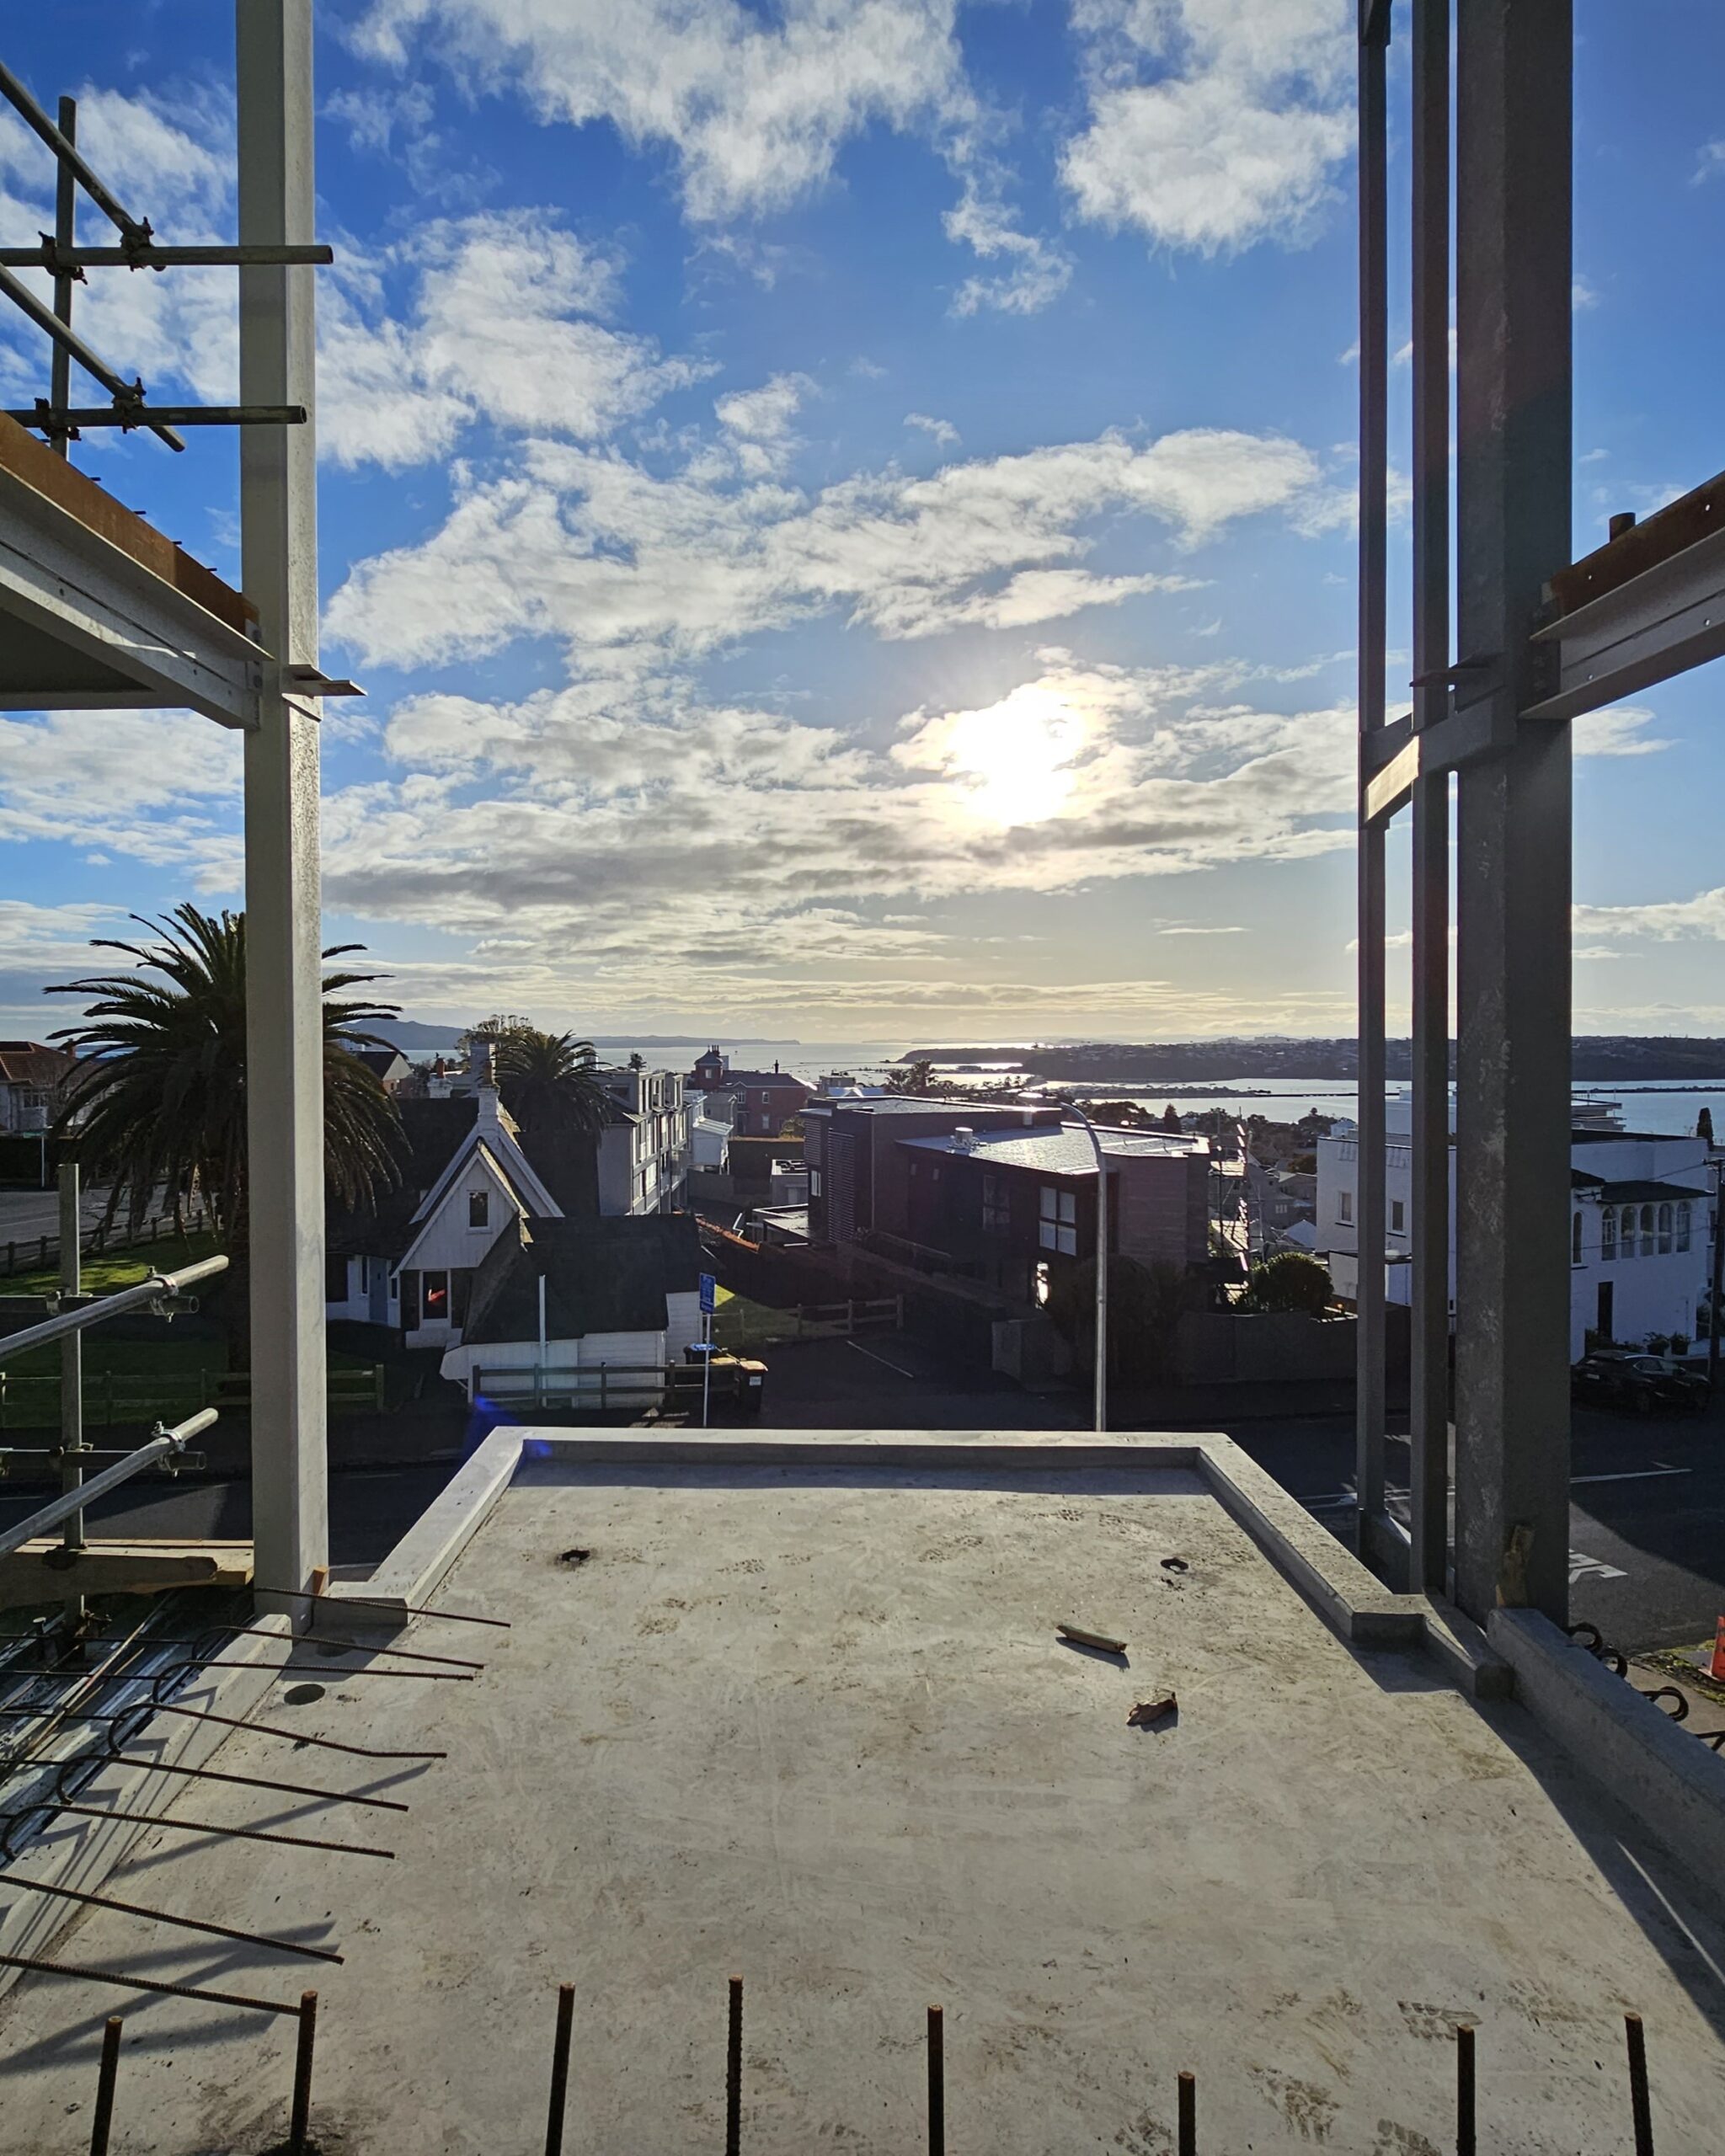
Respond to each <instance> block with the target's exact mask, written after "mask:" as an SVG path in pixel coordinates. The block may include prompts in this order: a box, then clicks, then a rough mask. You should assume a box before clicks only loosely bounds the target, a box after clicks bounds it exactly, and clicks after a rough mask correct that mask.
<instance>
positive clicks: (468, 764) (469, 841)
mask: <svg viewBox="0 0 1725 2156" xmlns="http://www.w3.org/2000/svg"><path fill="white" fill-rule="evenodd" d="M1246 678H1247V675H1246V670H1244V669H1242V668H1240V667H1238V666H1236V665H1230V664H1218V665H1215V666H1210V667H1206V668H1202V669H1197V670H1181V669H1178V668H1172V667H1166V668H1144V669H1128V668H1120V667H1114V666H1103V665H1087V664H1082V663H1081V662H1080V661H1078V660H1077V659H1074V658H1073V657H1072V656H1071V654H1069V653H1066V652H1065V651H1062V650H1059V649H1050V650H1049V651H1047V652H1045V653H1044V654H1042V659H1041V664H1040V666H1039V670H1037V671H1035V672H1034V673H1033V675H1031V676H1029V678H1028V679H1026V680H1023V682H1021V683H1020V684H1019V685H1018V686H1017V688H1015V689H1013V690H1012V691H1010V692H1009V693H1008V694H1007V695H1006V696H1002V697H1001V698H998V699H997V700H996V702H993V703H991V704H988V705H984V706H978V707H971V708H942V707H925V708H923V709H921V710H918V711H915V712H909V713H907V714H906V715H905V717H904V718H903V719H902V720H901V721H900V724H899V726H898V728H897V729H896V733H895V738H894V739H893V740H892V741H891V743H890V744H889V747H888V748H887V749H886V750H884V752H883V751H881V750H875V749H873V748H870V747H868V746H867V745H866V744H862V743H859V742H858V741H857V740H856V739H853V738H852V737H851V736H849V735H847V734H845V733H843V732H841V731H838V730H836V729H835V728H829V727H825V726H819V725H813V724H809V723H806V722H804V721H803V720H800V719H797V718H787V717H785V716H784V715H783V714H782V713H777V712H772V713H770V712H761V711H757V710H753V709H750V708H748V707H738V706H723V707H715V706H713V705H708V704H704V703H702V702H700V701H698V700H697V699H695V698H693V697H692V696H691V695H690V694H689V692H688V691H686V689H685V688H683V687H681V686H680V685H677V684H675V683H669V682H665V681H660V682H659V683H657V684H656V685H653V684H649V686H647V688H646V689H645V690H643V689H642V688H641V687H640V686H639V685H637V684H628V683H614V684H611V685H610V686H608V687H607V686H605V685H601V684H599V683H587V684H583V685H580V686H576V687H574V688H571V689H568V690H563V691H540V692H538V693H537V694H535V695H532V696H528V697H526V698H524V699H522V700H521V701H520V702H514V703H506V702H480V701H478V700H474V699H470V698H465V697H458V696H417V697H413V698H410V699H409V700H407V701H406V702H403V703H402V704H400V705H398V707H396V709H395V711H394V712H393V714H392V717H391V719H390V723H389V727H388V730H387V753H388V755H389V758H390V760H391V762H392V764H393V775H392V776H390V777H389V778H388V779H387V781H385V782H378V783H371V784H366V785H362V786H356V787H348V788H346V789H344V790H342V791H339V792H336V793H335V794H334V796H333V797H332V798H330V799H329V800H328V803H326V809H325V817H324V872H325V891H326V898H327V902H328V904H329V905H330V906H332V907H333V908H337V909H339V910H341V911H343V912H344V913H345V914H350V915H360V916H361V917H366V918H373V919H384V920H388V921H395V922H398V923H402V924H412V925H414V926H418V927H421V928H424V929H426V930H434V929H435V930H436V931H441V932H442V933H446V934H453V935H457V936H460V937H476V938H478V939H479V940H478V946H477V948H476V950H475V952H474V953H473V963H474V965H475V968H476V971H475V974H474V975H473V979H474V982H475V984H476V985H473V988H472V990H471V993H472V994H473V995H483V994H484V993H485V990H483V988H482V987H481V986H479V985H477V984H478V982H480V981H482V980H483V979H489V980H490V981H491V982H492V983H494V985H498V986H499V988H500V985H501V984H503V983H504V982H508V983H510V985H511V990H512V993H513V992H514V990H515V989H517V988H518V989H519V990H520V991H521V999H522V1001H524V1002H525V1003H526V1007H531V997H532V995H534V994H540V995H542V994H543V993H545V992H546V990H547V985H548V984H549V983H550V982H552V981H553V979H555V980H556V981H557V982H558V985H559V992H560V993H561V994H563V995H564V996H579V997H580V998H581V999H582V1001H583V1004H584V1006H585V1007H587V1008H598V1007H605V1008H607V1009H622V1008H643V1007H649V1006H657V1007H661V1008H664V1007H672V1006H681V1007H683V1008H685V1009H695V1008H702V1009H704V1008H708V1007H710V1006H711V1007H724V1005H725V1003H726V1001H730V1002H732V1003H733V1004H734V1008H735V1009H736V1010H738V1011H740V1010H742V1009H743V1008H745V1007H747V1008H761V1007H768V1006H771V1007H776V1008H783V1007H785V1006H788V1005H789V1004H791V1003H793V1002H794V1001H796V1000H797V999H798V996H799V995H804V994H805V993H806V995H808V997H809V1000H811V1001H813V1002H814V1003H816V1004H818V1005H820V1006H823V1007H824V1006H826V1005H827V1004H828V1003H830V1002H837V1001H845V1000H848V1001H851V1002H852V1003H854V1004H866V1003H868V1002H869V1001H871V999H873V998H876V997H878V998H879V999H880V1000H881V1001H883V1002H890V1003H892V1004H894V1005H895V1006H898V1007H900V1008H902V1009H904V1010H906V1011H910V1010H915V1009H918V1008H921V1007H924V1006H928V1007H932V1006H935V1005H937V1004H945V1005H950V1006H952V1007H953V1008H955V1009H964V1008H971V1007H975V1008H986V1007H990V1006H991V1005H996V1004H998V1005H999V1006H1001V1007H1010V1008H1017V1009H1022V1010H1027V1011H1028V1010H1030V1009H1034V1008H1041V1007H1044V992H1043V991H1042V990H1040V989H1039V988H1038V987H1037V986H1036V985H1035V981H1034V973H1035V969H1034V966H1033V965H1028V964H1027V961H1026V954H1025V950H1024V947H1023V939H1021V938H1018V937H1010V936H1006V937H987V936H984V937H977V936H976V935H975V933H974V932H973V931H971V930H970V929H969V928H968V927H966V928H965V929H964V930H963V931H948V930H947V929H945V928H943V927H942V926H938V925H928V924H926V923H924V922H920V921H916V920H915V919H912V920H908V921H907V920H906V919H905V917H904V916H905V911H906V906H907V901H908V902H911V904H921V903H926V902H928V901H938V900H942V899H952V898H955V897H958V896H959V895H961V894H962V895H971V894H978V893H983V894H987V893H1000V894H1007V893H1016V892H1034V893H1046V894H1059V893H1062V892H1066V891H1070V890H1072V889H1076V888H1077V887H1078V886H1079V885H1081V884H1083V885H1090V884H1093V883H1096V882H1097V880H1099V879H1113V878H1121V877H1126V876H1135V875H1146V874H1148V875H1158V874H1178V873H1190V872H1192V871H1194V870H1201V869H1204V868H1208V867H1217V866H1220V865H1222V864H1225V863H1226V862H1231V861H1239V860H1247V859H1252V860H1290V859H1298V858H1303V857H1309V856H1311V855H1312V854H1316V853H1322V852H1326V851H1332V850H1334V849H1337V848H1345V847H1347V846H1351V845H1352V843H1353V827H1352V820H1351V809H1350V804H1351V795H1352V775H1353V761H1354V733H1353V721H1352V716H1351V714H1350V713H1349V712H1347V711H1345V710H1320V711H1312V712H1303V713H1299V714H1293V715H1289V714H1282V713H1274V712H1261V711H1259V710H1257V709H1256V708H1253V707H1250V706H1247V705H1244V704H1240V703H1235V702H1220V701H1218V700H1217V699H1218V698H1219V697H1221V696H1227V695H1228V694H1229V693H1230V692H1231V691H1232V690H1234V689H1236V688H1237V687H1238V686H1240V685H1241V684H1242V681H1243V680H1245V679H1246ZM888 914H891V915H893V916H895V918H894V919H893V920H891V921H889V920H887V918H886V916H887V915H888ZM1156 926H1158V927H1165V928H1166V929H1167V931H1169V932H1170V933H1172V934H1176V935H1180V934H1185V933H1188V932H1190V933H1200V932H1201V933H1231V932H1234V931H1233V930H1232V929H1231V927H1230V926H1218V927H1216V928H1215V929H1210V928H1207V927H1205V926H1204V925H1203V924H1199V923H1193V922H1190V921H1181V920H1172V921H1167V922H1158V923H1156ZM1069 957H1070V954H1067V958H1068V960H1069ZM461 963H463V964H466V963H468V961H467V960H466V959H465V958H464V959H463V960H462V962H461ZM1063 970H1064V971H1065V973H1066V974H1071V971H1072V969H1071V965H1070V963H1069V962H1068V963H1065V964H1064V966H1063ZM572 973H573V974H574V976H575V978H574V979H571V974H572ZM1027 975H1028V977H1029V978H1028V981H1027ZM1155 989H1156V993H1157V994H1158V995H1164V994H1167V993H1169V992H1170V991H1167V990H1166V987H1165V985H1163V984H1156V985H1155ZM1090 992H1091V990H1090V987H1089V986H1087V985H1086V984H1085V983H1084V982H1083V981H1082V980H1081V981H1080V982H1079V983H1078V985H1077V986H1076V988H1075V989H1074V990H1073V994H1074V996H1075V999H1076V1001H1075V1003H1074V1005H1073V1006H1072V1007H1074V1008H1076V1009H1081V1010H1087V1009H1091V1008H1096V1007H1098V1006H1097V1005H1095V1004H1093V1003H1092V1002H1091V1001H1087V998H1088V997H1089V995H1090ZM1109 992H1110V993H1111V994H1119V993H1120V992H1121V991H1120V990H1119V984H1118V983H1114V984H1112V985H1111V986H1110V990H1109ZM1015 995H1016V996H1020V997H1022V999H1023V1000H1022V1001H1018V1002H1017V1003H1016V1004H1014V1003H1012V1001H1011V999H1012V997H1013V996H1015ZM715 999H716V1002H715ZM1046 1000H1047V1001H1048V1002H1049V1003H1053V1002H1054V1001H1056V1000H1057V997H1056V993H1055V986H1054V985H1053V984H1052V983H1051V984H1050V985H1049V989H1048V991H1047V998H1046ZM1298 1000H1299V999H1298V998H1297V997H1295V998H1293V999H1292V1001H1295V1002H1297V1001H1298ZM1129 1001H1130V998H1129ZM1223 1001H1224V999H1223V997H1222V995H1221V992H1220V990H1218V991H1217V1006H1216V1007H1217V1010H1218V1011H1220V1007H1221V1005H1222V1002H1223ZM1134 1007H1136V1006H1134ZM733 1022H736V1021H735V1019H733ZM1264 1022H1266V1023H1268V1022H1270V1021H1269V1020H1268V1018H1265V1020H1264ZM1236 1029H1237V1016H1236Z"/></svg>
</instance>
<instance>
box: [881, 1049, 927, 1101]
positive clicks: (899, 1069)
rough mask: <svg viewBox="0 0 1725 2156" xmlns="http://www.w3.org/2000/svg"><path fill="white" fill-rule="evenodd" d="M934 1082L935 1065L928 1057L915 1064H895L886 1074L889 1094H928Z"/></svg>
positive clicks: (920, 1058) (921, 1058)
mask: <svg viewBox="0 0 1725 2156" xmlns="http://www.w3.org/2000/svg"><path fill="white" fill-rule="evenodd" d="M933 1082H934V1065H933V1064H932V1063H931V1062H930V1061H929V1060H928V1059H927V1056H919V1057H918V1058H917V1059H916V1062H914V1063H895V1065H893V1067H892V1069H891V1070H889V1071H888V1073H887V1074H886V1089H887V1091H888V1092H889V1093H926V1092H927V1091H928V1089H929V1087H930V1086H932V1083H933Z"/></svg>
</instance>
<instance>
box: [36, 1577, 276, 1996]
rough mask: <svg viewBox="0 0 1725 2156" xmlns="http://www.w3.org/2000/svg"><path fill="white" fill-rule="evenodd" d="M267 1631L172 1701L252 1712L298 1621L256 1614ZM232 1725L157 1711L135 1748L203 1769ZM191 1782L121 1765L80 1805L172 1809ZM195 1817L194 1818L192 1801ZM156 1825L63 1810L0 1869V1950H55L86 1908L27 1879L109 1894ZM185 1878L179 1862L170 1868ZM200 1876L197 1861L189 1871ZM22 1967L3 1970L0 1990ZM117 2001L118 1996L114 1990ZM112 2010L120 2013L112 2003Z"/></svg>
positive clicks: (243, 1638)
mask: <svg viewBox="0 0 1725 2156" xmlns="http://www.w3.org/2000/svg"><path fill="white" fill-rule="evenodd" d="M257 1621H258V1623H259V1625H264V1626H266V1627H268V1628H269V1629H268V1630H267V1631H265V1632H264V1633H262V1634H259V1633H248V1634H241V1635H238V1636H236V1637H235V1638H234V1639H233V1640H232V1641H230V1642H229V1644H228V1645H227V1647H226V1649H225V1650H224V1652H225V1654H226V1656H227V1658H228V1659H229V1660H231V1661H234V1662H244V1663H246V1664H247V1665H248V1667H246V1668H242V1669H209V1670H206V1671H205V1672H204V1673H203V1675H202V1676H201V1677H200V1678H199V1679H198V1681H197V1682H196V1683H195V1684H190V1685H189V1686H187V1688H186V1689H184V1691H183V1692H180V1693H178V1694H175V1705H179V1706H186V1707H199V1708H202V1709H205V1710H207V1711H209V1712H211V1713H213V1714H221V1715H232V1716H234V1717H235V1718H236V1719H238V1720H242V1721H243V1720H244V1719H245V1718H246V1717H247V1716H249V1715H250V1714H251V1713H252V1711H253V1710H254V1708H255V1707H256V1706H257V1705H258V1704H259V1701H260V1700H262V1699H263V1698H264V1695H265V1694H267V1693H268V1691H269V1689H270V1685H271V1684H272V1683H273V1682H274V1681H275V1673H276V1671H277V1670H278V1669H279V1668H280V1666H281V1664H282V1663H283V1662H286V1659H287V1657H288V1655H289V1654H290V1652H291V1650H292V1641H293V1634H292V1628H291V1625H289V1623H288V1620H286V1618H285V1617H260V1618H259V1620H257ZM231 1733H232V1732H229V1731H228V1730H227V1729H225V1728H224V1727H223V1726H222V1724H221V1723H219V1722H200V1721H190V1719H189V1718H188V1717H187V1716H184V1715H160V1716H157V1718H156V1719H155V1720H154V1721H152V1722H151V1723H150V1725H149V1726H148V1729H147V1732H146V1741H145V1743H144V1744H143V1745H142V1746H140V1747H135V1749H138V1750H147V1756H148V1757H149V1758H152V1759H153V1760H157V1761H159V1762H161V1763H163V1764H172V1765H176V1766H185V1767H201V1766H203V1765H204V1764H206V1761H207V1760H208V1759H209V1758H210V1757H211V1753H214V1752H215V1751H216V1748H218V1746H220V1745H221V1744H222V1742H223V1740H224V1739H225V1738H226V1737H228V1736H229V1735H230V1734H231ZM193 1788H195V1784H194V1783H191V1782H190V1781H188V1780H184V1779H183V1778H182V1777H181V1776H179V1775H178V1774H148V1773H146V1772H144V1771H142V1769H140V1768H138V1767H136V1766H128V1765H126V1764H121V1763H120V1762H116V1763H115V1764H114V1765H113V1766H112V1767H110V1768H109V1769H107V1770H106V1772H104V1773H103V1774H99V1775H98V1776H97V1777H96V1779H95V1780H94V1781H93V1782H92V1783H91V1784H90V1785H89V1787H88V1791H87V1792H86V1793H85V1794H84V1795H83V1796H81V1797H80V1798H79V1801H80V1802H81V1803H89V1804H107V1805H112V1806H114V1807H115V1809H116V1810H125V1811H127V1812H154V1813H168V1812H173V1811H174V1809H175V1808H177V1806H178V1805H179V1801H180V1800H181V1799H182V1798H184V1797H185V1796H187V1794H188V1792H189V1791H190V1790H191V1789H193ZM192 1816H193V1817H197V1816H198V1815H197V1813H196V1811H195V1807H192ZM151 1831H152V1829H151V1828H149V1827H148V1826H147V1825H143V1826H137V1825H133V1824H131V1823H130V1822H124V1821H118V1820H116V1821H115V1822H113V1824H111V1825H110V1824H109V1823H107V1822H104V1821H103V1820H100V1819H87V1818H85V1817H83V1816H82V1815H81V1814H77V1815H73V1814H70V1813H68V1814H67V1815H65V1816H64V1817H62V1818H61V1819H60V1820H59V1821H58V1822H56V1824H55V1825H54V1826H53V1827H52V1828H51V1829H50V1831H49V1832H48V1833H47V1834H45V1836H44V1837H43V1838H41V1840H40V1841H39V1842H37V1843H35V1844H32V1845H31V1846H30V1847H29V1848H28V1849H24V1851H23V1852H22V1854H20V1855H19V1857H18V1858H17V1860H15V1861H14V1862H13V1863H12V1864H9V1865H8V1866H7V1867H6V1869H5V1870H4V1871H3V1872H0V1953H4V1954H24V1955H34V1956H44V1957H46V1956H51V1955H52V1950H53V1946H54V1943H55V1941H56V1939H58V1938H59V1936H60V1935H61V1933H62V1932H64V1931H66V1930H67V1929H69V1927H70V1926H72V1924H76V1923H77V1920H78V1919H79V1918H80V1917H81V1916H82V1915H83V1914H84V1913H85V1911H84V1909H83V1908H82V1906H81V1905H80V1904H79V1903H76V1902H67V1901H64V1900H62V1899H61V1897H60V1896H59V1895H57V1894H37V1893H32V1892H30V1891H29V1885H28V1883H27V1882H29V1881H38V1880H39V1881H45V1882H46V1883H47V1884H48V1885H50V1886H54V1887H76V1888H77V1889H78V1890H79V1891H80V1892H83V1893H86V1894H99V1893H103V1892H106V1891H108V1890H107V1889H106V1887H105V1886H104V1881H107V1880H108V1879H109V1878H110V1877H111V1876H113V1874H114V1873H115V1871H116V1870H118V1869H119V1867H120V1865H121V1864H123V1863H124V1862H125V1860H126V1858H127V1857H128V1856H129V1855H130V1854H131V1852H132V1850H133V1849H135V1848H136V1845H137V1844H138V1843H139V1842H140V1841H141V1840H142V1838H144V1836H145V1835H147V1834H148V1833H150V1832H151ZM173 1876H175V1877H176V1878H178V1877H179V1876H181V1875H180V1873H179V1870H178V1869H176V1870H175V1872H174V1875H173ZM187 1876H188V1877H189V1878H190V1880H191V1881H194V1882H195V1880H196V1876H197V1875H196V1870H195V1868H193V1869H192V1870H190V1872H189V1873H188V1875H187ZM121 1898H122V1899H124V1900H126V1901H138V1902H152V1901H153V1900H154V1899H155V1898H156V1896H155V1895H154V1894H153V1893H152V1891H151V1890H150V1889H148V1888H147V1887H137V1888H136V1889H132V1890H129V1891H127V1892H125V1893H123V1895H122V1897H121ZM173 1906H174V1913H175V1914H177V1915H181V1916H191V1917H209V1918H211V1919H214V1920H216V1921H218V1922H219V1921H220V1920H221V1915H222V1913H221V1911H220V1910H219V1909H205V1908H198V1907H196V1906H195V1903H191V1904H189V1903H187V1901H186V1899H185V1897H184V1895H183V1894H182V1895H180V1896H179V1897H174V1900H173ZM25 1973H26V1972H24V1971H23V1970H21V1969H8V1968H0V1997H3V1996H4V1994H5V1993H7V1992H8V1991H9V1990H10V1989H11V1988H12V1986H13V1984H14V1983H17V1981H18V1980H19V1977H21V1976H23V1975H24V1974H25ZM113 1996H114V1998H115V2001H116V2002H117V2001H118V2000H119V1999H120V1993H117V1992H116V1993H115V1994H114V1995H113ZM109 2010H115V2011H117V2010H118V2007H117V2004H116V2006H115V2008H114V2009H109Z"/></svg>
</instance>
